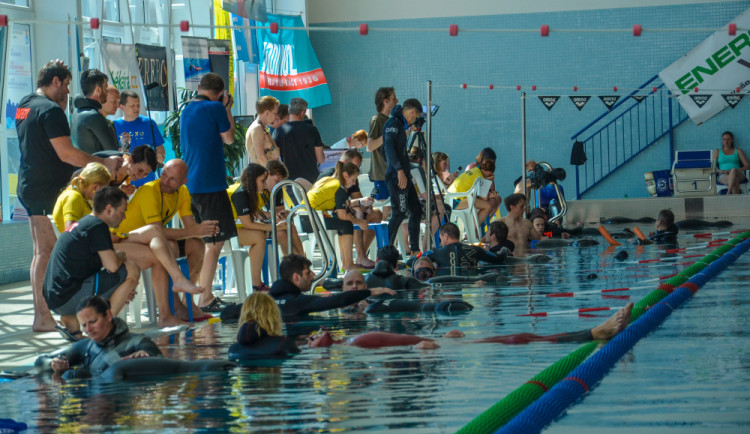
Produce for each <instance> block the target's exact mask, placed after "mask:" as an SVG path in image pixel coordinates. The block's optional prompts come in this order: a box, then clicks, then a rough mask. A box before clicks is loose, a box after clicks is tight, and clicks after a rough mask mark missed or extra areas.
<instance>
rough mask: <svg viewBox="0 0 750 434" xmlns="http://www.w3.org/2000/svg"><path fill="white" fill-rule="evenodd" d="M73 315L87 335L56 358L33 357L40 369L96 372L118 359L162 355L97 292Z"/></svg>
mask: <svg viewBox="0 0 750 434" xmlns="http://www.w3.org/2000/svg"><path fill="white" fill-rule="evenodd" d="M76 316H77V317H78V321H79V322H80V323H81V325H82V326H83V331H84V332H85V333H86V334H87V335H88V337H89V339H82V340H80V341H78V342H76V343H75V344H73V345H72V346H70V347H69V348H68V349H67V350H65V351H63V352H62V353H60V354H59V355H58V356H57V357H56V358H50V357H46V356H42V357H39V359H37V361H36V366H37V368H38V369H39V370H41V371H48V370H52V371H53V372H54V373H55V374H57V375H61V374H63V373H64V372H65V371H67V370H69V369H71V368H73V367H78V368H79V370H80V369H84V370H86V371H88V373H89V374H90V375H91V376H97V375H99V374H101V373H102V372H104V371H105V370H106V369H107V368H109V367H110V366H111V365H112V364H114V363H115V362H118V361H120V360H125V359H137V358H142V357H162V353H161V351H160V350H159V347H157V346H156V344H155V343H154V341H152V340H151V339H149V338H148V337H146V336H143V335H138V334H133V333H130V331H129V330H128V325H127V324H126V323H125V321H123V320H121V319H120V318H117V317H114V316H113V315H112V311H111V310H110V308H109V303H108V302H107V301H106V300H104V299H102V298H101V297H99V296H96V295H95V296H91V297H88V298H86V299H84V300H83V301H81V303H80V304H79V305H78V309H77V313H76Z"/></svg>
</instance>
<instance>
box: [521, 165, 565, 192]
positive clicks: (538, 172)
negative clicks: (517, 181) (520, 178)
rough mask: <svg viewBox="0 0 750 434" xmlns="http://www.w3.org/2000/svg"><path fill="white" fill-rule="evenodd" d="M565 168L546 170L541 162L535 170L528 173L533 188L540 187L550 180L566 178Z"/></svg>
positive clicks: (555, 180)
mask: <svg viewBox="0 0 750 434" xmlns="http://www.w3.org/2000/svg"><path fill="white" fill-rule="evenodd" d="M565 176H566V174H565V169H563V168H555V169H550V170H549V171H547V170H545V169H544V167H543V166H542V165H540V164H537V165H536V166H534V170H532V171H531V172H529V173H528V174H526V178H528V180H529V182H531V188H534V189H537V190H538V189H540V188H542V187H544V186H545V185H547V184H549V183H550V182H557V181H563V180H565Z"/></svg>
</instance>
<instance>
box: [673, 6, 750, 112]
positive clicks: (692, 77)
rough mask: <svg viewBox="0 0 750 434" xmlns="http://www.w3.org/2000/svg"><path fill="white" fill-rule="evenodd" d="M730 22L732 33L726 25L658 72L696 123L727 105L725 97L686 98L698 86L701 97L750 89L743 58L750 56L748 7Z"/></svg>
mask: <svg viewBox="0 0 750 434" xmlns="http://www.w3.org/2000/svg"><path fill="white" fill-rule="evenodd" d="M731 22H732V23H733V24H735V25H736V26H737V31H736V34H735V35H730V34H729V31H728V28H729V25H728V24H727V25H726V26H724V27H722V28H721V30H718V31H717V32H716V33H714V34H713V35H711V36H709V37H708V39H706V40H705V41H703V42H701V43H700V45H698V46H697V47H695V48H693V49H692V50H690V52H689V53H687V54H686V55H685V56H683V57H682V58H680V59H679V60H677V61H676V62H674V63H673V64H671V65H669V66H668V67H667V68H666V69H664V70H663V71H662V72H660V73H659V77H660V78H661V80H662V81H663V82H664V84H665V85H666V86H667V88H668V89H669V90H670V91H671V92H672V94H674V95H675V96H676V97H677V100H678V101H679V102H680V104H681V105H682V108H684V109H685V112H686V113H687V114H688V116H690V119H691V120H692V121H693V122H694V123H695V124H696V125H701V124H702V123H703V122H705V121H707V120H708V119H711V118H712V117H713V116H715V115H716V114H717V113H719V112H720V111H722V110H724V109H725V108H726V107H727V106H728V105H729V104H728V103H727V102H726V100H725V99H724V98H698V99H697V100H696V99H695V98H688V97H687V96H688V95H689V94H690V93H691V92H693V91H694V89H696V88H698V90H699V92H701V94H702V95H701V96H705V95H706V94H708V93H711V94H728V93H731V92H732V91H734V92H735V93H741V92H742V91H743V89H745V92H747V89H746V88H750V64H748V62H747V60H744V61H743V59H742V58H745V59H747V58H750V31H749V30H748V29H749V28H750V9H748V10H746V11H745V12H743V13H741V14H740V15H739V16H737V18H735V19H733V20H732V21H731ZM735 89H736V90H735ZM691 96H692V95H691ZM698 102H702V103H703V105H698Z"/></svg>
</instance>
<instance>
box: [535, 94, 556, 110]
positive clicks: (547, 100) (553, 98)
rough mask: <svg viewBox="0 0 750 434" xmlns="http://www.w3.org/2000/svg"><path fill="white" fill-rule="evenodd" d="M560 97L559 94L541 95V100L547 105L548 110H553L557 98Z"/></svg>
mask: <svg viewBox="0 0 750 434" xmlns="http://www.w3.org/2000/svg"><path fill="white" fill-rule="evenodd" d="M558 99H560V97H559V96H540V97H539V101H541V102H542V104H544V106H545V107H547V110H552V107H554V106H555V104H557V100H558Z"/></svg>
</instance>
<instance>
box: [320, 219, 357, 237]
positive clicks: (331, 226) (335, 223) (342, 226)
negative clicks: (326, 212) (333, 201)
mask: <svg viewBox="0 0 750 434" xmlns="http://www.w3.org/2000/svg"><path fill="white" fill-rule="evenodd" d="M323 220H325V225H326V229H328V230H331V231H336V232H337V233H338V234H339V235H353V234H354V223H352V222H350V221H347V220H341V219H340V218H338V217H336V216H333V217H326V218H324V219H323Z"/></svg>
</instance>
